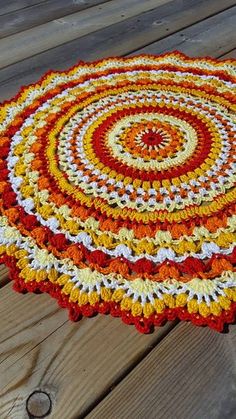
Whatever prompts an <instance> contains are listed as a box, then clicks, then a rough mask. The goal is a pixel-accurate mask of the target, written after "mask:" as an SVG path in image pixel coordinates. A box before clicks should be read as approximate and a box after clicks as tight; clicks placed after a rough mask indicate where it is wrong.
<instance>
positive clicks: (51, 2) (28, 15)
mask: <svg viewBox="0 0 236 419" xmlns="http://www.w3.org/2000/svg"><path fill="white" fill-rule="evenodd" d="M108 1H110V0H67V1H65V0H47V1H44V3H43V4H42V3H39V4H38V3H37V4H34V5H31V6H30V7H27V8H24V9H20V10H15V11H12V12H10V13H7V14H4V15H2V16H1V15H0V39H1V38H5V37H7V36H9V35H13V34H15V33H18V32H21V31H25V30H27V29H30V28H33V27H35V26H38V25H42V24H43V23H46V22H50V21H51V20H55V19H58V18H61V17H63V16H66V15H68V14H72V13H76V12H79V11H81V10H85V9H89V8H90V7H93V6H96V5H100V4H104V3H106V2H108Z"/></svg>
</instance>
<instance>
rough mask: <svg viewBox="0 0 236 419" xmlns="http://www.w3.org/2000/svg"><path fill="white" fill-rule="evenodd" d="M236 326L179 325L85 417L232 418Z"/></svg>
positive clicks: (235, 388)
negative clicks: (219, 328)
mask: <svg viewBox="0 0 236 419" xmlns="http://www.w3.org/2000/svg"><path fill="white" fill-rule="evenodd" d="M235 383H236V329H235V327H233V326H232V327H231V328H230V333H229V334H219V333H216V332H215V331H212V330H210V329H203V328H196V327H195V326H193V325H190V324H181V325H178V326H177V327H176V328H175V329H174V330H173V331H172V332H171V333H169V334H168V336H167V337H166V338H165V339H164V340H163V341H162V342H160V343H159V345H158V346H156V347H155V348H154V349H153V350H152V351H151V352H150V353H149V355H147V356H146V358H145V359H144V360H142V361H141V362H140V363H139V364H138V365H137V367H136V368H134V370H133V371H132V372H131V373H130V374H129V375H128V376H127V377H126V378H125V379H124V380H123V381H122V382H121V383H120V384H119V385H118V386H117V387H116V388H115V389H113V391H112V392H111V393H110V394H109V395H108V396H107V397H106V398H105V399H104V400H103V401H102V402H101V403H100V404H99V405H98V406H97V407H96V408H95V409H93V410H92V412H91V413H90V414H89V415H88V416H86V419H100V418H103V419H110V418H112V419H131V418H132V419H133V418H135V419H156V418H158V419H170V418H175V419H189V418H191V419H199V418H201V419H233V418H234V417H235V416H234V414H235V412H236V386H235Z"/></svg>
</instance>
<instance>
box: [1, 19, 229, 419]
mask: <svg viewBox="0 0 236 419" xmlns="http://www.w3.org/2000/svg"><path fill="white" fill-rule="evenodd" d="M211 22H212V24H213V21H212V20H211ZM217 29H219V27H217V26H216V28H215V30H216V32H215V35H216V34H218V35H219V36H220V33H217ZM221 30H223V28H222V26H221ZM198 33H200V32H198ZM211 33H212V31H211ZM195 36H197V35H195ZM193 40H194V37H193ZM216 41H217V37H216ZM183 45H184V42H183V44H182V46H183ZM156 48H158V44H157V45H156ZM198 48H199V50H198V52H197V53H198V54H200V53H201V49H200V48H201V45H199V43H198ZM208 48H209V49H210V47H209V46H208ZM229 48H230V46H229ZM9 288H10V285H7V286H6V287H4V288H3V289H2V290H1V291H0V292H1V293H2V292H3V291H6V290H9ZM11 293H12V292H11ZM1 295H3V294H1ZM12 295H14V296H17V297H18V298H19V302H18V303H16V301H15V303H14V304H13V301H12V300H11V297H10V296H9V297H7V296H6V294H5V298H3V302H4V301H6V303H7V304H8V305H9V304H10V306H11V307H13V306H14V308H15V312H14V313H13V312H12V317H11V318H10V319H9V314H8V312H9V310H7V308H6V309H5V310H4V312H5V314H6V318H5V322H6V327H5V330H6V331H7V333H8V332H10V331H9V323H10V325H11V327H12V326H13V330H12V331H11V332H10V334H8V335H6V336H5V339H6V340H5V344H6V345H7V348H6V349H7V350H6V352H7V353H6V359H5V361H4V362H7V365H8V373H9V374H10V376H11V380H10V382H11V388H12V391H11V393H8V395H10V396H9V398H10V400H9V398H8V399H7V400H6V398H5V400H4V405H3V406H4V409H5V408H7V409H8V410H10V409H11V408H12V407H13V409H12V414H13V415H14V414H15V415H17V414H19V413H20V414H21V413H22V409H23V407H24V401H25V393H27V391H28V392H29V391H32V390H33V389H35V386H40V387H43V386H45V387H47V386H48V387H47V388H49V390H50V391H51V392H52V394H54V393H55V394H58V393H57V391H59V390H60V391H61V393H60V394H61V395H63V394H64V395H65V392H67V393H66V394H67V397H66V400H63V401H64V402H65V403H64V404H65V406H62V405H61V406H60V409H61V410H60V414H62V415H61V416H60V417H61V418H64V417H65V418H67V419H68V418H72V417H74V414H75V413H76V414H77V413H78V414H79V415H80V414H82V413H81V411H82V410H83V409H84V411H85V409H86V406H85V405H84V406H83V409H81V410H78V409H79V406H78V399H77V396H78V392H77V387H76V386H77V383H76V385H75V386H74V387H73V386H72V387H70V384H71V377H73V379H76V377H74V376H73V373H74V374H75V367H74V364H73V362H72V361H73V356H76V353H77V351H78V347H79V345H81V341H82V342H84V343H83V345H84V347H82V348H81V350H82V354H81V356H82V359H81V356H80V357H79V358H78V365H79V368H80V370H79V371H81V376H82V378H83V379H84V380H85V382H84V381H83V382H82V387H83V388H82V389H81V393H82V395H83V397H85V398H86V397H87V395H88V388H89V387H91V383H92V382H94V373H95V374H98V373H99V375H98V376H97V375H95V377H97V380H98V384H99V385H100V383H103V385H104V373H105V370H106V368H107V365H106V362H105V361H107V360H108V359H109V358H107V357H106V356H107V355H106V354H107V352H106V351H105V349H106V348H107V349H109V351H110V352H113V353H115V354H116V357H115V358H114V359H115V362H116V364H115V365H116V368H117V369H119V368H120V365H118V366H117V362H118V361H120V359H121V358H122V357H123V358H124V356H126V355H127V354H126V352H125V351H126V350H127V348H126V347H125V346H123V342H126V341H128V340H129V337H130V339H131V340H132V342H134V343H135V345H134V346H135V347H136V350H137V349H138V348H139V349H140V346H138V343H137V340H136V337H137V336H140V335H137V332H135V331H134V330H133V328H132V327H127V326H123V325H121V324H120V320H118V319H110V318H106V317H99V318H95V319H91V320H86V319H84V320H83V321H82V322H81V323H80V324H79V325H73V324H69V323H68V322H66V323H65V321H66V318H65V314H64V311H63V310H61V309H55V304H53V303H52V302H51V303H50V304H48V298H49V297H48V296H40V297H39V296H32V295H27V296H25V297H23V296H18V295H17V294H13V293H12ZM34 298H35V304H34V303H33V299H34ZM39 298H40V299H42V301H43V304H42V303H41V302H40V304H39V300H38V299H39ZM26 299H28V303H26ZM23 300H24V304H23ZM36 301H37V302H38V304H37V302H36ZM52 305H53V310H52V311H51V306H52ZM4 307H5V306H4ZM23 309H24V310H25V311H23ZM35 310H36V312H35ZM37 310H38V312H37ZM27 311H28V313H27ZM29 312H30V313H31V315H30V316H29ZM39 312H40V313H39ZM42 312H43V313H44V315H45V319H43V321H42V319H41V313H42ZM10 313H11V312H10ZM19 313H21V315H22V313H24V315H23V318H22V317H21V318H20V317H19ZM34 313H35V316H34ZM37 313H38V314H37ZM57 313H58V314H57ZM17 314H18V315H17ZM56 316H58V317H57V318H59V323H60V325H59V326H58V327H57V330H56V331H55V317H56ZM1 319H3V317H2V316H1ZM1 321H2V323H3V322H4V320H1ZM21 321H23V324H24V322H25V327H24V328H22V325H21ZM31 321H32V323H30V322H31ZM7 322H8V324H7ZM106 322H107V323H106ZM15 323H16V324H17V330H18V332H17V330H16V329H14V327H15ZM63 323H65V325H63ZM115 323H116V325H117V326H115ZM3 324H4V323H3ZM87 327H88V330H90V332H88V330H87ZM179 327H180V326H177V330H178V329H179ZM181 327H182V328H183V327H185V328H187V329H181V330H182V333H183V334H186V333H187V332H188V328H189V327H190V325H181ZM45 328H46V329H47V328H48V329H47V332H46V333H48V335H47V336H46V337H45ZM68 329H69V330H68ZM82 329H83V330H84V338H83V339H82V338H81V335H80V333H82V332H83V331H82ZM112 330H113V331H114V335H113V334H112V332H111V331H112ZM126 330H127V333H126V332H125V331H126ZM162 330H163V329H162ZM194 330H195V329H194ZM196 330H199V329H196ZM201 330H202V332H200V331H199V333H204V329H201ZM99 331H100V332H101V335H100V338H98V336H97V335H96V332H99ZM63 332H64V333H63ZM195 333H197V332H193V334H194V336H195ZM208 333H210V335H209V336H210V338H209V339H208V341H209V340H210V341H212V335H211V333H214V332H211V331H209V330H207V335H208ZM39 335H41V341H40V342H38V340H37V339H39ZM94 335H96V339H95V338H94V340H93V339H92V337H93V336H94ZM10 336H11V337H10ZM62 336H63V337H64V336H66V337H67V338H68V337H69V338H71V339H72V336H75V338H74V339H75V340H74V341H73V342H74V346H73V345H72V348H69V346H70V344H69V343H68V342H70V339H66V340H65V341H64V347H61V351H62V353H61V354H60V345H61V339H62ZM172 336H173V335H172ZM190 336H192V335H191V334H190ZM214 336H215V334H214ZM118 338H119V339H118ZM141 338H142V339H146V337H142V336H141V337H140V339H141ZM147 338H149V336H148V337H147ZM167 338H168V336H167V337H166V338H165V340H164V341H163V342H165V341H166V339H167ZM21 339H23V343H22V342H21ZM31 339H32V340H33V342H31ZM99 339H100V340H99ZM106 339H108V342H107V341H106ZM117 339H118V341H119V342H117ZM170 339H171V344H172V345H173V339H172V338H171V335H170ZM192 339H193V336H192V337H191V338H190V343H191V340H192ZM90 342H91V345H90ZM168 342H169V341H168ZM76 345H78V346H76ZM88 345H90V346H89V347H90V348H91V353H92V352H93V351H94V356H95V358H96V357H97V361H98V362H97V363H96V362H95V363H94V358H91V359H90V358H89V354H88V353H87V352H88ZM57 346H59V349H57ZM159 346H160V345H158V347H157V348H159ZM216 346H217V345H216ZM115 348H117V349H116V350H117V352H114V351H115ZM145 348H146V344H145ZM54 349H55V350H56V351H55V352H54V353H52V354H51V358H50V356H49V353H50V351H52V352H53V350H54ZM76 349H77V351H76ZM71 350H72V355H71ZM122 350H123V354H122ZM129 350H130V349H129ZM110 352H109V353H110ZM101 353H102V355H104V359H103V360H101V361H99V358H98V356H99V355H100V354H101ZM151 353H152V352H151ZM151 353H150V355H151ZM54 355H55V356H54ZM86 355H88V359H87V358H86V368H87V370H86V371H82V365H81V364H83V359H84V358H83V357H86ZM184 355H185V354H184V353H183V354H182V356H183V357H184ZM48 358H50V359H48ZM123 358H122V359H123ZM136 359H137V358H136ZM95 360H96V359H95ZM104 360H105V361H104ZM144 360H145V359H144ZM12 361H13V363H12ZM66 361H67V363H66ZM102 361H103V363H102ZM126 361H127V360H126ZM182 361H183V359H182ZM127 366H128V365H127ZM14 368H16V370H15V369H14ZM24 368H25V369H24ZM109 368H111V367H109ZM136 368H138V366H137V367H136ZM136 368H135V370H136ZM40 369H41V370H42V371H41V370H40ZM135 370H134V371H135ZM17 371H18V373H17ZM40 371H41V373H40ZM116 371H117V370H116ZM119 371H120V370H119ZM76 372H77V371H76ZM112 372H114V371H113V370H112V371H111V369H109V371H108V373H109V374H111V373H112ZM24 374H26V375H24ZM109 374H108V377H107V378H106V379H107V380H110V383H112V378H111V376H110V375H109ZM130 374H132V372H131V373H130ZM130 374H129V376H128V377H130ZM81 376H80V377H79V378H81ZM60 379H61V380H62V381H60ZM77 379H78V378H77ZM65 380H67V385H68V386H67V387H66V386H65V387H64V385H65ZM86 380H88V381H86ZM89 380H91V381H89ZM92 380H93V381H92ZM99 380H100V381H99ZM95 381H96V380H95ZM122 382H123V381H122ZM122 382H121V384H122ZM14 383H15V384H14ZM55 383H57V384H58V385H59V386H60V385H61V388H60V389H58V388H56V385H55ZM85 383H86V385H85V389H84V384H85ZM18 384H19V385H21V387H22V388H21V391H22V393H21V395H19V393H17V385H18ZM74 384H75V383H74ZM106 384H108V382H106ZM121 384H119V385H118V386H117V387H116V388H118V387H119V386H120V385H121ZM92 385H93V384H92ZM111 385H112V384H111ZM176 386H177V384H176ZM68 387H69V390H70V392H69V393H68ZM106 388H109V386H108V387H106ZM178 388H179V387H178ZM91 391H92V393H90V399H89V400H88V403H91V405H92V403H94V392H93V388H92V390H91ZM113 391H115V390H113ZM98 393H99V392H98ZM14 394H18V395H17V396H16V397H17V400H16V402H15V404H14V405H13V400H14V399H15V398H16V397H15V396H14ZM69 394H70V396H71V397H72V400H71V403H70V400H69V401H67V400H68V398H69ZM99 394H100V393H99ZM103 394H104V393H103ZM27 395H28V393H27ZM96 396H97V394H95V397H96ZM5 397H6V396H5ZM55 397H56V396H55ZM99 397H101V395H99ZM99 397H97V399H96V400H100V399H99ZM163 398H164V397H163ZM11 402H12V403H11ZM54 407H55V405H54V406H53V408H54ZM77 408H78V409H77ZM63 409H64V412H65V414H67V413H68V412H69V416H63ZM76 409H77V411H76ZM8 410H7V411H8ZM87 411H88V410H87ZM3 412H4V411H3ZM70 412H71V416H70ZM53 413H54V410H53ZM15 417H16V416H15ZM76 417H78V416H76ZM95 417H97V418H98V417H99V416H95ZM12 418H14V416H12ZM104 418H105V417H104ZM113 418H114V416H113ZM109 419H110V418H109ZM119 419H120V418H119Z"/></svg>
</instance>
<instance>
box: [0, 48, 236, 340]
mask: <svg viewBox="0 0 236 419" xmlns="http://www.w3.org/2000/svg"><path fill="white" fill-rule="evenodd" d="M235 70H236V61H233V60H222V61H217V60H214V59H210V58H199V59H192V58H189V57H186V56H184V55H183V54H181V53H179V52H173V53H169V54H164V55H162V56H150V55H141V56H136V57H131V58H108V59H103V60H101V61H97V62H94V63H84V62H81V63H79V64H78V65H76V66H75V67H73V68H72V69H70V70H68V71H65V72H50V73H47V74H46V75H45V76H44V77H43V78H42V79H41V80H40V81H39V82H38V83H36V84H34V85H31V86H28V87H25V88H22V89H21V91H20V93H19V94H18V95H17V96H16V97H15V98H14V99H12V100H10V101H7V102H5V103H4V104H3V106H2V109H1V149H0V155H1V160H0V198H1V201H0V203H1V216H0V254H1V259H0V262H4V263H6V264H7V265H8V266H9V267H10V271H11V277H12V279H14V281H15V282H14V288H15V289H16V290H18V291H22V292H25V291H35V292H36V291H37V292H38V291H41V292H47V293H50V294H51V295H52V296H53V297H55V298H57V299H58V302H59V304H60V305H61V306H62V307H68V308H69V315H70V318H71V319H73V320H77V319H79V318H80V317H81V316H82V315H85V316H91V315H93V314H95V313H97V312H99V313H110V314H111V315H113V316H120V317H121V318H122V320H123V321H124V322H125V323H128V324H135V326H136V327H137V329H138V330H139V331H141V332H148V331H150V329H151V328H152V327H153V325H160V324H162V323H163V322H164V321H166V320H172V319H175V318H179V319H181V320H191V321H192V322H193V323H195V324H197V325H209V326H210V327H212V328H215V329H217V330H222V329H223V326H224V324H225V323H230V322H233V321H234V319H235V312H236V302H235V301H236V273H235V262H236V250H235V247H234V245H235V225H236V217H235V189H234V183H235V171H236V165H235V160H236V149H235V129H236V118H235V110H236V99H235V97H236V96H235V93H236V90H235V87H236V84H235V80H236V77H235V76H236V72H235Z"/></svg>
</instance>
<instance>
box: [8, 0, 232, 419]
mask: <svg viewBox="0 0 236 419" xmlns="http://www.w3.org/2000/svg"><path fill="white" fill-rule="evenodd" d="M113 1H114V0H111V1H110V2H109V3H112V2H113ZM166 1H167V0H166ZM166 1H164V2H161V1H155V2H154V1H153V3H155V6H151V3H150V2H148V1H147V2H146V1H145V2H141V1H140V0H139V2H138V0H136V2H135V3H134V2H131V1H130V2H123V3H122V2H120V0H119V2H117V1H116V3H117V4H118V3H120V5H121V4H123V5H124V4H125V3H126V7H127V10H128V12H129V13H130V14H128V15H126V14H125V13H126V12H124V14H125V16H124V18H123V17H122V19H121V18H120V17H119V20H118V21H117V20H116V18H117V16H118V6H117V9H115V10H116V11H115V15H114V16H115V18H114V19H113V18H112V14H109V11H106V12H104V13H102V12H101V14H99V13H98V23H99V22H100V23H101V22H103V21H105V26H106V27H104V26H102V29H100V30H98V31H97V32H94V33H89V34H87V35H85V36H83V37H81V33H84V32H83V30H84V29H83V28H85V23H86V22H87V24H88V25H89V24H90V22H91V25H92V26H91V27H90V28H89V32H91V31H93V30H94V28H95V26H96V23H97V22H96V17H95V15H96V13H95V14H93V13H94V12H92V17H91V20H90V18H89V15H88V16H87V21H86V20H85V22H84V23H82V32H79V35H76V36H77V39H75V40H73V41H70V42H67V43H64V42H66V41H65V39H67V38H66V37H64V35H62V36H61V37H60V36H58V40H57V39H56V37H57V34H56V33H55V38H54V40H55V45H58V44H60V43H61V42H62V40H63V45H60V46H57V47H55V48H52V49H49V50H48V51H46V49H47V48H48V45H49V43H48V42H49V41H48V39H47V37H49V36H50V31H49V32H47V36H46V34H45V38H43V39H41V40H39V43H40V42H42V44H41V48H42V49H41V50H43V51H44V52H42V53H39V54H38V55H35V56H32V54H34V53H35V52H34V50H33V49H32V50H31V51H29V52H28V51H27V52H24V50H25V49H27V48H28V46H30V45H33V44H30V42H31V40H28V41H29V43H27V44H20V43H18V44H17V45H18V49H19V56H20V57H22V56H24V54H25V53H27V54H29V58H27V59H24V60H23V61H20V62H16V63H15V64H12V65H10V66H8V67H6V68H4V69H2V70H0V80H1V81H0V91H1V93H2V99H3V98H6V97H10V96H12V95H13V94H15V93H16V92H17V90H18V88H19V86H20V85H22V84H28V83H30V82H32V81H35V80H37V79H38V78H39V77H40V76H41V75H42V74H43V73H44V72H45V71H46V70H48V69H49V68H54V69H65V68H66V67H67V66H70V65H72V64H75V62H76V61H77V60H78V59H80V58H83V59H84V60H92V59H96V58H99V57H103V56H108V55H119V54H121V55H125V54H129V53H132V52H133V51H135V53H139V52H140V51H142V52H148V53H156V54H158V53H161V52H163V51H166V50H171V49H176V48H178V49H180V50H182V51H183V52H186V53H188V54H189V55H206V54H207V55H212V56H216V57H217V56H223V55H225V54H227V52H229V51H231V52H229V55H230V54H231V56H232V53H233V52H232V50H233V49H234V48H236V42H235V41H236V40H235V33H234V31H233V24H234V20H235V11H234V9H235V8H234V9H233V8H231V9H230V10H228V11H227V10H226V11H223V12H221V13H218V12H219V11H221V10H223V9H227V8H228V7H230V6H232V4H233V3H234V2H233V1H232V2H230V1H227V0H225V1H224V2H222V1H218V0H214V1H211V0H207V1H204V2H203V1H202V0H201V1H194V2H193V1H192V0H187V1H184V0H182V1H181V0H175V1H173V2H171V3H168V4H167V5H165V4H164V3H166ZM36 2H37V1H33V0H32V2H31V3H32V4H33V3H34V4H35V3H36ZM1 3H2V1H1V0H0V13H1V10H2V9H1ZM13 3H17V2H15V1H12V2H9V5H10V4H13ZM19 3H21V5H22V4H25V6H22V7H26V9H25V11H26V10H27V3H29V2H27V1H23V0H20V1H19ZM109 3H107V5H108V4H109ZM136 3H137V5H138V3H140V4H139V5H138V8H139V10H141V9H140V7H142V10H141V11H139V12H137V8H136V9H135V7H134V4H136ZM162 3H163V4H162ZM147 4H148V5H149V6H147V7H146V5H147ZM130 5H131V6H130ZM140 5H141V6H140ZM15 7H16V5H15ZM95 7H97V8H98V6H95ZM104 7H105V4H104ZM124 7H125V6H124ZM132 7H133V8H132ZM148 7H149V8H150V9H152V7H155V9H154V10H151V11H150V10H148ZM131 8H132V11H130V10H131ZM93 9H94V10H97V9H96V8H94V7H92V8H91V9H90V11H93ZM123 9H124V8H122V10H121V11H119V12H120V14H123ZM13 10H14V9H13ZM9 11H10V10H9ZM83 13H84V12H80V13H79V14H80V16H81V15H82V14H83ZM215 13H218V14H217V15H216V16H212V15H214V14H215ZM102 15H103V17H102ZM136 15H137V16H136ZM127 16H130V17H129V18H128V19H127ZM209 16H212V17H209ZM99 19H100V20H99ZM102 19H103V20H102ZM112 19H113V20H112ZM202 19H203V21H202V22H200V23H196V22H199V21H200V20H202ZM65 22H67V23H65ZM65 22H64V24H63V25H64V26H66V25H67V24H68V22H70V23H71V22H72V21H70V17H69V18H68V19H67V18H66V20H65ZM80 22H81V21H80ZM115 22H116V23H115ZM193 24H194V25H193ZM68 25H69V24H68ZM83 25H84V26H83ZM190 25H192V26H190ZM75 26H76V23H75ZM39 28H40V27H39ZM75 30H77V29H75ZM32 31H36V28H35V29H32ZM66 31H67V29H66V28H65V33H67V32H66ZM177 31H180V32H177ZM27 32H28V33H29V34H32V33H33V32H31V30H29V31H27ZM68 32H70V30H69V29H68ZM24 33H25V32H23V34H24ZM35 33H37V31H36V32H35ZM86 33H87V32H86ZM170 34H171V35H170ZM166 35H168V37H166ZM13 36H16V35H13ZM13 36H10V37H9V38H8V39H10V40H12V37H13ZM73 36H74V35H73ZM6 39H7V38H6ZM21 39H22V38H21ZM26 39H27V38H26ZM72 39H73V38H72ZM33 42H34V41H33ZM53 42H54V41H53ZM149 44H150V45H149ZM25 45H27V48H26V46H25ZM147 45H149V46H147ZM49 48H50V47H49ZM41 50H40V51H41ZM22 51H23V52H22ZM22 54H23V55H22ZM27 56H28V55H27ZM17 59H18V58H17V57H16V60H17ZM1 272H4V268H3V271H1V270H0V277H1ZM0 301H1V303H0V341H1V343H0V418H4V419H5V418H7V419H18V418H19V419H25V418H28V414H27V411H26V402H27V399H28V397H29V396H30V395H31V394H32V393H33V392H35V391H43V392H45V393H46V394H49V396H50V399H51V401H52V413H51V415H50V416H49V417H52V418H56V419H57V418H60V419H75V418H76V419H79V418H82V417H85V415H88V416H87V417H88V418H91V417H92V418H96V419H126V418H129V419H152V418H155V419H156V418H158V419H172V418H176V419H233V417H234V416H233V414H234V410H233V409H235V408H236V407H235V401H234V399H235V384H234V383H235V372H236V371H235V368H236V367H235V359H236V358H235V343H236V338H235V334H236V332H235V328H230V333H229V334H228V335H223V334H221V335H220V334H217V333H216V332H212V331H210V330H208V329H203V328H201V329H198V328H196V327H193V326H191V325H187V324H182V325H180V326H176V327H175V329H173V331H172V332H171V333H169V332H170V330H171V328H172V327H173V325H170V324H168V325H166V327H164V328H160V329H158V330H156V332H155V333H154V334H153V335H148V336H144V335H140V334H138V332H136V330H135V329H134V327H128V326H125V325H123V324H122V323H121V321H120V320H119V319H112V318H110V317H106V316H98V317H95V318H93V319H89V320H88V319H83V320H82V321H81V322H80V323H76V324H73V323H71V322H69V321H68V320H67V312H66V310H63V309H60V308H58V307H57V304H56V302H55V301H53V300H52V299H50V297H49V296H48V295H32V294H27V295H25V296H22V295H20V294H17V293H13V291H12V290H11V284H8V285H5V286H4V287H3V288H2V289H0ZM159 342H161V343H159ZM159 348H160V349H159ZM124 377H126V378H124ZM41 400H42V399H41V398H36V399H35V398H34V399H33V402H34V403H35V404H34V403H33V405H32V404H31V408H33V409H36V410H34V413H35V412H38V409H39V408H41V407H42V406H41V404H40V403H41ZM44 400H45V399H44ZM44 403H45V402H44ZM123 405H124V406H123ZM45 406H46V405H44V407H45ZM89 412H91V413H90V414H89ZM217 415H218V416H217Z"/></svg>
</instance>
